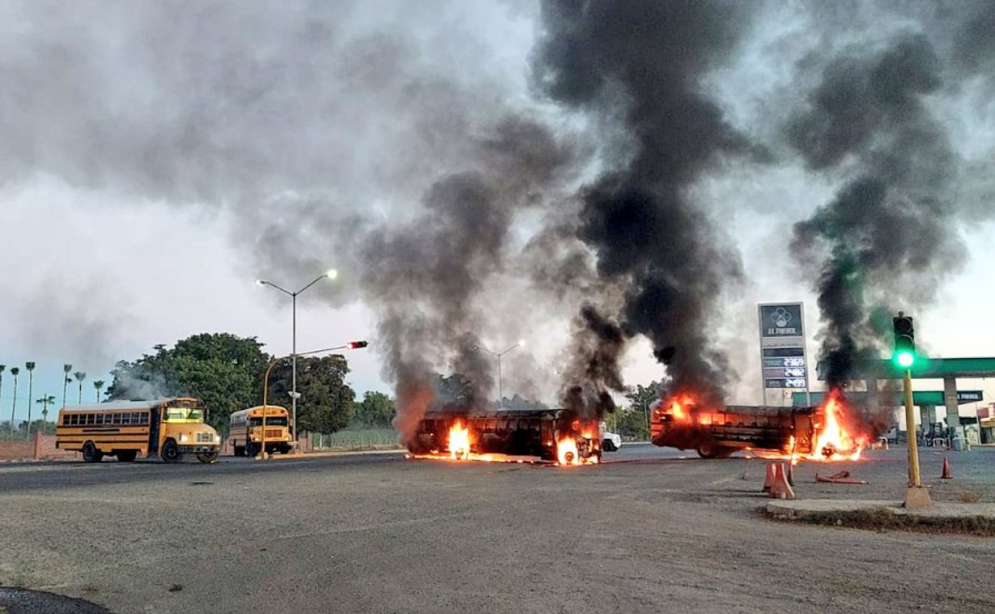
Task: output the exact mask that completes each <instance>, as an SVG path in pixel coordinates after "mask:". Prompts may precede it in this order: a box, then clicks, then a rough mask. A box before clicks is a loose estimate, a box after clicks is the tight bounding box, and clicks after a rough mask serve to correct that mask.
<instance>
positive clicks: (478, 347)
mask: <svg viewBox="0 0 995 614" xmlns="http://www.w3.org/2000/svg"><path fill="white" fill-rule="evenodd" d="M524 345H525V342H524V341H522V340H521V339H519V341H518V343H516V344H515V345H513V346H511V347H510V348H508V349H507V350H505V351H503V352H494V351H491V350H488V349H487V348H485V347H484V346H482V345H475V346H473V349H475V350H480V351H482V352H487V353H488V354H490V355H492V356H497V363H498V406H499V407H500V408H501V409H504V394H503V392H502V391H501V357H502V356H504V355H505V354H507V353H508V352H510V351H512V350H513V349H515V348H517V347H519V346H524Z"/></svg>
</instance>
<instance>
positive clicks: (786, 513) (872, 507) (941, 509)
mask: <svg viewBox="0 0 995 614" xmlns="http://www.w3.org/2000/svg"><path fill="white" fill-rule="evenodd" d="M855 512H886V513H890V514H894V515H896V516H914V517H918V518H923V519H930V520H958V519H966V518H971V519H974V518H987V519H989V520H993V521H995V503H947V502H936V503H933V505H932V506H930V507H925V508H918V509H906V508H904V507H902V502H901V501H862V500H853V499H849V500H840V499H806V500H797V499H796V500H793V501H771V502H770V503H768V504H767V513H768V514H771V515H773V516H777V517H780V518H812V517H818V516H825V515H830V514H848V513H855Z"/></svg>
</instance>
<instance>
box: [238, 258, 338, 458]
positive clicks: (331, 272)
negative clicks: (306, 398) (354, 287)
mask: <svg viewBox="0 0 995 614" xmlns="http://www.w3.org/2000/svg"><path fill="white" fill-rule="evenodd" d="M338 276H339V272H338V271H336V270H335V269H328V270H327V271H325V273H324V274H323V275H321V276H320V277H317V278H316V279H315V280H314V281H312V282H311V283H309V284H308V285H306V286H304V287H303V288H301V289H300V290H298V291H297V292H291V291H290V290H286V289H284V288H281V287H280V286H278V285H276V284H275V283H273V282H271V281H266V280H265V279H257V280H256V284H257V285H260V286H270V287H271V288H276V289H277V290H279V291H280V292H283V293H284V294H286V295H287V296H289V297H290V298H291V299H292V300H293V320H294V322H293V338H292V341H291V353H290V356H291V358H292V359H293V366H292V367H291V370H292V373H293V374H292V375H291V384H290V387H291V393H290V397H291V399H293V401H292V402H293V405H292V410H291V413H292V414H293V424H292V427H293V429H292V431H293V437H294V441H297V397H298V396H299V395H298V394H297V295H298V294H300V293H302V292H304V291H305V290H307V289H308V288H310V287H311V286H313V285H314V284H316V283H318V282H319V281H321V280H322V279H335V278H336V277H338ZM264 430H265V429H264Z"/></svg>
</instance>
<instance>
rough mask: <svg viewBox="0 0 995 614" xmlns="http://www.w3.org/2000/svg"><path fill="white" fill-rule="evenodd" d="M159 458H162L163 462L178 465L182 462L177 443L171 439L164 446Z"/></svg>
mask: <svg viewBox="0 0 995 614" xmlns="http://www.w3.org/2000/svg"><path fill="white" fill-rule="evenodd" d="M159 456H161V457H162V460H163V462H167V463H177V462H179V460H180V448H179V446H177V445H176V442H175V441H173V440H172V439H170V440H169V441H167V442H166V443H164V444H162V450H160V452H159Z"/></svg>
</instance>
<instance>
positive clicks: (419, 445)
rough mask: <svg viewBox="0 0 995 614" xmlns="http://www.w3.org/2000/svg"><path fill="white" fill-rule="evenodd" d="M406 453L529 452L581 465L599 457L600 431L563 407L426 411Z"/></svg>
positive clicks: (496, 457) (457, 456)
mask: <svg viewBox="0 0 995 614" xmlns="http://www.w3.org/2000/svg"><path fill="white" fill-rule="evenodd" d="M408 451H409V452H410V453H411V454H412V455H414V456H416V457H419V458H449V459H453V460H481V461H500V460H510V458H511V457H522V456H530V457H538V458H540V459H542V460H545V461H550V462H557V463H559V464H560V465H583V464H594V463H597V462H598V461H599V460H600V459H601V435H600V428H599V424H598V420H597V419H596V418H590V419H587V418H581V417H579V416H578V415H577V414H576V412H573V411H570V410H566V409H538V410H528V411H495V412H486V413H466V412H463V413H457V412H446V411H430V412H428V413H426V414H425V416H424V417H423V418H422V420H421V422H420V423H419V424H418V430H417V431H416V433H415V435H414V436H413V437H412V438H411V440H410V441H409V442H408Z"/></svg>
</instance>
